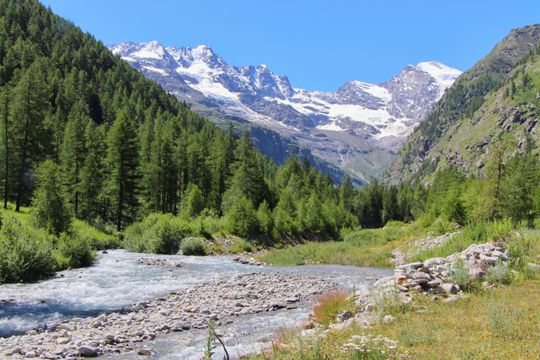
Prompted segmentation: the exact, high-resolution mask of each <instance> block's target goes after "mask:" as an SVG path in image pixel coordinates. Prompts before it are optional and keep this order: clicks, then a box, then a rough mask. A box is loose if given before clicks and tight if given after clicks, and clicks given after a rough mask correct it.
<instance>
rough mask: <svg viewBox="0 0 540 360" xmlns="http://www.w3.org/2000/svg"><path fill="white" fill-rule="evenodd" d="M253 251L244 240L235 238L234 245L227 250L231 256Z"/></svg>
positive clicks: (251, 246)
mask: <svg viewBox="0 0 540 360" xmlns="http://www.w3.org/2000/svg"><path fill="white" fill-rule="evenodd" d="M253 250H254V247H253V245H251V244H250V243H249V242H247V241H246V240H244V239H240V238H235V239H234V243H233V244H232V246H231V247H230V248H229V252H230V253H231V254H240V253H245V252H252V251H253Z"/></svg>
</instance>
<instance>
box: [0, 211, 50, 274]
mask: <svg viewBox="0 0 540 360" xmlns="http://www.w3.org/2000/svg"><path fill="white" fill-rule="evenodd" d="M52 244H53V235H50V234H48V233H47V232H46V231H44V230H41V229H36V228H33V227H31V226H28V224H24V223H23V222H22V221H20V220H19V219H17V218H16V217H14V216H10V215H4V216H3V217H2V228H1V229H0V283H4V282H19V281H33V280H37V279H39V278H42V277H44V276H47V275H49V274H51V272H52V271H53V269H54V268H55V261H54V258H53V246H52Z"/></svg>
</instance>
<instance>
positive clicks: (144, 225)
mask: <svg viewBox="0 0 540 360" xmlns="http://www.w3.org/2000/svg"><path fill="white" fill-rule="evenodd" d="M194 235H199V234H198V232H197V231H196V230H195V229H194V227H193V226H192V224H191V223H190V222H188V221H187V220H184V219H181V218H179V217H175V216H174V215H172V214H157V213H155V214H150V215H148V216H147V217H146V218H145V219H144V220H143V221H141V222H138V223H135V224H133V225H131V226H129V227H128V228H127V229H126V232H125V239H124V245H125V247H126V249H128V250H129V251H135V252H149V253H155V254H176V253H177V252H178V249H179V247H180V242H181V241H182V239H183V238H185V237H189V236H194Z"/></svg>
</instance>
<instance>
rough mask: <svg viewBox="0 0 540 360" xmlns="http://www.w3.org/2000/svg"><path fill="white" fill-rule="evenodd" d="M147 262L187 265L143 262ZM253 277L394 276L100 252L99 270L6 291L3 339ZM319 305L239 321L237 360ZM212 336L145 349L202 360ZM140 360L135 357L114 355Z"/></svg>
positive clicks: (170, 337)
mask: <svg viewBox="0 0 540 360" xmlns="http://www.w3.org/2000/svg"><path fill="white" fill-rule="evenodd" d="M141 258H159V259H167V260H169V261H173V262H181V263H182V264H183V266H182V267H178V268H176V267H170V266H149V265H143V264H139V263H138V262H137V260H139V259H141ZM254 271H270V272H283V273H288V274H295V275H305V276H314V277H322V278H325V279H331V280H333V281H336V282H337V283H338V284H340V285H342V286H343V287H345V288H351V287H352V286H353V285H354V286H355V287H356V288H357V289H362V288H367V286H368V285H369V284H370V283H372V282H373V281H374V280H375V279H377V278H380V277H382V276H386V275H388V274H390V272H389V271H388V270H382V269H372V268H358V267H352V266H338V265H314V266H298V267H254V266H250V265H243V264H239V263H236V262H234V261H232V257H230V256H208V257H187V256H178V255H172V256H161V255H148V254H136V253H129V252H126V251H123V250H114V251H110V252H109V253H108V254H100V255H99V256H98V261H97V262H96V264H95V265H94V266H92V267H88V268H84V269H77V270H67V271H64V272H61V273H58V274H57V276H56V277H55V278H52V279H48V280H45V281H41V282H37V283H32V284H8V285H1V286H0V336H11V335H16V334H19V333H23V332H26V331H28V330H30V329H33V328H36V327H39V326H43V324H47V323H52V322H57V321H61V320H65V319H70V318H74V317H85V316H92V315H96V314H99V313H102V312H106V311H116V310H120V309H122V307H124V306H127V305H129V304H132V303H136V302H139V301H144V300H151V299H154V298H157V297H160V296H163V295H167V294H169V293H170V292H175V291H181V290H182V289H185V288H188V287H190V286H193V285H195V284H198V283H202V282H208V281H211V280H214V279H218V278H220V277H228V276H231V275H235V274H241V273H246V272H254ZM311 306H312V304H310V303H309V302H304V303H301V304H300V305H299V307H298V308H297V309H295V310H281V311H274V312H268V313H264V314H256V315H245V316H240V317H236V318H234V321H233V322H232V323H231V324H228V325H227V326H223V327H220V328H218V332H220V333H221V334H223V337H224V339H225V341H226V344H227V348H228V350H229V351H230V353H231V355H233V357H234V356H235V355H238V354H244V353H247V352H252V351H257V350H260V349H261V348H263V347H265V346H268V344H269V342H270V340H271V336H272V334H274V333H275V331H277V330H279V329H282V328H291V327H294V326H296V325H298V324H300V323H301V322H302V321H303V320H305V319H306V318H307V315H308V314H309V311H310V310H311ZM205 339H206V332H205V331H203V330H190V331H186V332H181V333H171V334H167V335H164V336H159V337H158V338H157V339H156V340H154V341H150V342H147V343H145V345H146V346H147V347H148V348H150V349H153V350H155V351H156V352H157V356H156V357H157V358H160V359H191V358H193V359H198V358H200V354H201V349H202V348H203V346H204V343H205ZM108 357H109V358H114V359H136V358H137V356H136V355H133V354H122V355H116V356H108Z"/></svg>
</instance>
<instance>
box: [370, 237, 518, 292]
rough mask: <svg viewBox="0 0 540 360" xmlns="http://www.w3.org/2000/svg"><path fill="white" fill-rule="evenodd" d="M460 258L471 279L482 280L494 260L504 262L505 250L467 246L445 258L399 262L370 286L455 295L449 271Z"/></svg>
mask: <svg viewBox="0 0 540 360" xmlns="http://www.w3.org/2000/svg"><path fill="white" fill-rule="evenodd" d="M459 261H461V262H462V263H463V266H464V268H465V269H466V270H467V271H468V272H469V274H470V276H471V279H482V278H483V277H484V276H485V275H486V273H487V270H488V269H489V267H491V266H494V265H495V264H497V263H498V262H501V263H502V264H503V265H506V262H507V261H508V253H507V251H505V250H504V249H502V248H501V247H499V246H496V245H494V244H493V243H485V244H480V245H476V244H473V245H471V246H469V247H468V248H467V249H465V250H464V251H462V252H459V253H455V254H452V255H450V256H448V257H446V258H432V259H427V260H425V261H424V262H413V263H409V264H405V265H400V266H398V267H396V268H395V269H394V276H390V277H385V278H383V279H381V280H379V281H377V282H376V283H375V285H374V286H376V287H377V286H378V287H384V286H392V285H395V286H397V287H398V288H399V289H400V290H402V291H403V292H409V291H412V290H415V291H421V292H431V293H436V294H443V293H446V294H455V293H457V292H459V291H460V288H459V286H458V285H456V284H453V283H452V271H453V269H454V268H455V267H456V264H457V263H458V262H459Z"/></svg>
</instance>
